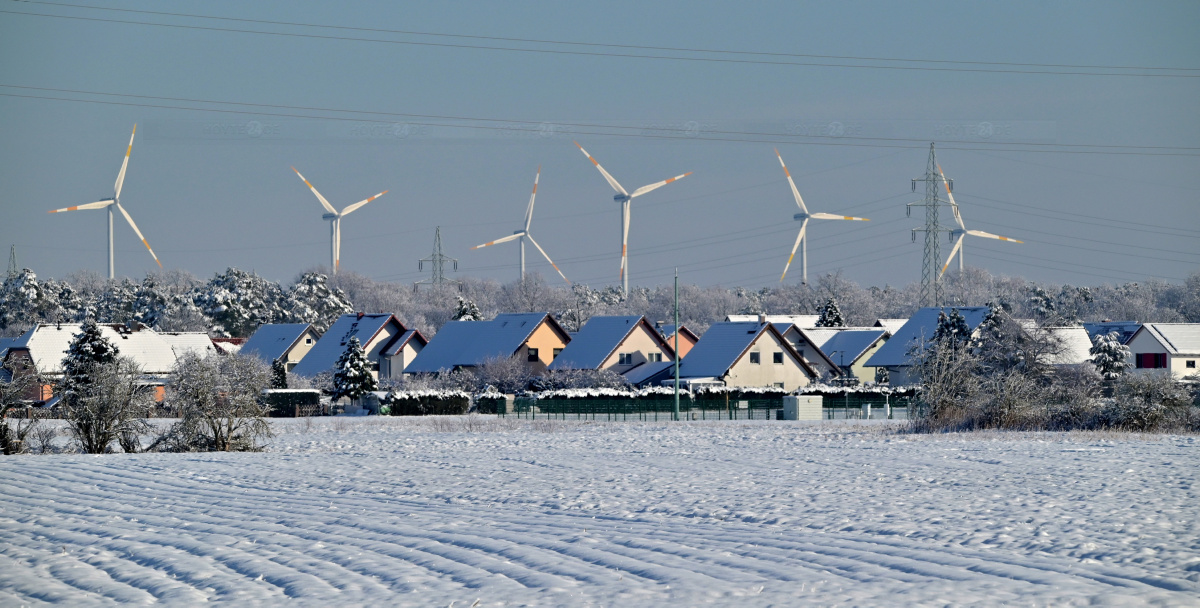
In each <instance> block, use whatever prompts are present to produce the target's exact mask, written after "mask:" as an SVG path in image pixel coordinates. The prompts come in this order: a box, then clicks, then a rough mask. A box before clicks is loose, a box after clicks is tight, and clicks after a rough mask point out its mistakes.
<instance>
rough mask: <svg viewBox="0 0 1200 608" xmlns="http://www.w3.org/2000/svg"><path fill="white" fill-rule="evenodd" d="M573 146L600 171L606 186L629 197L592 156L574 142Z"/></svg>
mask: <svg viewBox="0 0 1200 608" xmlns="http://www.w3.org/2000/svg"><path fill="white" fill-rule="evenodd" d="M575 145H576V146H578V147H579V151H580V152H583V155H584V156H586V157H588V160H590V161H592V164H593V165H596V168H597V169H599V170H600V174H601V175H603V176H604V179H606V180H608V185H610V186H612V187H613V190H616V191H617V192H620V193H621V194H624V195H625V196H629V193H628V192H626V191H625V188H623V187H621V184H620V182H618V181H617V180H616V179H615V178H614V177H613V176H611V175H609V174H608V171H605V170H604V167H601V166H600V163H598V162H596V159H594V158H592V155H591V154H588V151H587V150H584V149H583V146H580V145H579V142H575Z"/></svg>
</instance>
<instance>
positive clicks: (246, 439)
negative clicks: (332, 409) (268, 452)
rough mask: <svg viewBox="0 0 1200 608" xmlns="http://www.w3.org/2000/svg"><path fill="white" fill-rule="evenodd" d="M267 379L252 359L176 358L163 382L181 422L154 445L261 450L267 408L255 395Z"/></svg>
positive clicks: (267, 371)
mask: <svg viewBox="0 0 1200 608" xmlns="http://www.w3.org/2000/svg"><path fill="white" fill-rule="evenodd" d="M270 383H271V372H270V369H269V368H268V367H267V365H266V363H263V362H262V361H261V360H259V359H258V358H257V357H252V356H247V355H231V356H217V355H209V356H207V357H203V358H201V357H199V356H197V355H195V354H192V353H189V354H186V355H184V356H182V357H180V358H179V361H178V362H177V363H176V365H175V370H174V374H173V378H172V380H171V383H170V384H169V385H168V390H169V398H170V403H171V405H172V407H174V408H175V409H176V410H177V411H178V413H179V417H180V421H179V422H177V423H175V425H173V426H172V428H171V430H170V432H169V433H168V435H167V437H166V438H165V439H164V440H163V441H162V442H161V444H160V445H159V446H157V447H159V448H160V449H164V450H168V451H197V452H244V451H256V450H259V449H261V442H262V441H264V440H266V439H269V438H270V437H272V433H271V426H270V423H269V422H268V420H267V415H268V413H269V406H268V405H266V404H265V403H264V402H263V401H262V400H261V399H260V396H261V394H262V391H263V389H265V388H267V387H268V386H270Z"/></svg>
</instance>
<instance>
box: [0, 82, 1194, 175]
mask: <svg viewBox="0 0 1200 608" xmlns="http://www.w3.org/2000/svg"><path fill="white" fill-rule="evenodd" d="M0 87H4V88H9V89H21V90H28V91H48V92H52V93H69V94H74V95H94V96H100V97H124V98H129V99H145V100H152V101H170V102H177V103H200V104H213V105H226V106H243V107H249V108H267V109H273V110H299V111H304V112H334V113H339V114H365V115H371V116H388V117H394V118H420V119H433V120H452V121H462V122H490V123H503V124H504V125H505V126H504V127H503V130H505V131H512V130H514V129H513V127H512V125H514V124H520V125H529V126H530V127H541V126H542V125H545V124H548V123H549V124H554V125H555V126H562V127H582V128H587V129H606V130H608V129H611V130H617V131H620V130H625V131H635V132H638V133H641V132H643V131H645V130H646V129H645V128H644V127H641V126H623V125H611V124H610V125H606V124H601V123H587V122H568V121H559V120H528V119H519V118H482V117H475V116H454V115H445V114H416V113H410V112H389V111H383V110H357V109H349V110H348V109H342V108H326V107H317V106H294V105H287V104H269V103H251V102H242V101H227V100H219V99H199V98H190V97H166V96H160V95H137V94H133V93H108V92H105V91H86V90H81V89H63V88H55V87H34V86H26V85H17V84H4V83H0ZM78 101H88V100H78ZM150 107H163V106H150ZM167 107H176V106H167ZM179 109H186V110H198V111H208V110H210V109H207V108H179ZM302 118H313V117H310V116H304V117H302ZM372 122H376V121H372ZM414 124H427V123H414ZM430 126H449V127H456V128H484V127H479V126H477V125H444V124H430ZM654 130H655V131H662V132H667V133H677V134H679V135H687V136H688V138H689V139H695V137H694V136H693V135H692V133H691V132H689V131H688V130H687V129H686V128H683V127H680V128H674V127H662V128H655V129H654ZM705 133H711V134H715V135H735V136H761V137H786V138H800V139H815V140H830V141H884V142H902V143H913V144H921V145H922V146H924V145H925V143H926V142H927V141H928V140H927V139H925V138H915V137H860V136H857V135H807V134H794V133H777V132H770V131H726V130H722V129H706V130H705ZM721 141H736V140H724V139H722V140H721ZM939 142H940V143H941V144H942V145H943V146H944V145H945V144H975V145H991V146H1035V147H1046V148H1072V149H1073V148H1080V149H1096V148H1116V149H1126V150H1167V151H1186V152H1196V151H1200V147H1198V146H1139V145H1132V144H1055V143H1046V142H1021V141H1012V142H1009V141H987V142H979V141H971V140H961V139H950V140H939ZM905 149H908V147H907V146H906V147H905ZM951 149H954V150H959V149H963V150H966V149H967V148H951ZM992 151H1005V150H1004V148H997V149H995V150H992ZM860 162H861V161H860Z"/></svg>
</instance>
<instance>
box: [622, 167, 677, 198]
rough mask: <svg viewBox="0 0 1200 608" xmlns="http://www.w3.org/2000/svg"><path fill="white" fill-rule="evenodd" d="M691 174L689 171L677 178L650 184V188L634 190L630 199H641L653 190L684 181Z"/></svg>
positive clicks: (644, 187) (643, 187)
mask: <svg viewBox="0 0 1200 608" xmlns="http://www.w3.org/2000/svg"><path fill="white" fill-rule="evenodd" d="M691 174H692V172H691V171H688V172H687V173H684V174H683V175H676V176H675V177H672V178H671V179H664V180H663V181H661V182H656V183H653V184H650V185H649V186H642V187H641V188H638V189H637V190H634V191H633V194H630V195H629V198H635V197H639V196H641V195H643V194H645V193H647V192H650V191H651V190H658V189H659V188H662V187H663V186H665V185H667V184H669V183H671V182H673V181H676V180H680V179H683V178H685V177H687V176H689V175H691Z"/></svg>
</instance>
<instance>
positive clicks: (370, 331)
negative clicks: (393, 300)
mask: <svg viewBox="0 0 1200 608" xmlns="http://www.w3.org/2000/svg"><path fill="white" fill-rule="evenodd" d="M407 332H408V328H407V327H405V326H404V324H403V323H401V322H400V320H399V319H397V318H396V316H395V315H393V314H390V313H375V314H366V313H361V312H360V313H354V314H347V315H342V316H340V317H338V319H337V321H334V322H333V325H331V326H329V329H328V330H326V332H325V334H324V335H322V336H321V339H320V340H317V343H316V344H313V345H312V349H311V350H309V351H308V354H306V355H304V357H303V358H302V359H300V362H299V363H297V364H296V366H295V367H293V368H292V373H293V374H296V375H299V376H308V377H310V378H311V377H313V376H316V375H317V374H320V373H322V372H328V371H333V367H334V365H336V364H337V361H338V359H340V358H341V356H342V354H344V353H345V352H346V346H347V345H348V344H349V343H350V338H358V342H359V344H361V345H362V349H363V352H364V353H365V354H366V357H367V360H368V361H370V362H371V375H372V376H374V377H375V378H376V379H379V378H393V377H396V376H398V375H399V373H400V370H397V369H395V368H394V366H393V365H391V362H390V361H389V362H388V363H387V364H385V363H383V359H384V358H385V357H384V354H383V353H384V352H385V351H387V349H388V346H390V345H391V344H392V341H393V340H397V339H403V336H404V334H405V333H407ZM408 343H409V344H413V346H414V349H416V350H418V351H419V350H420V347H423V346H424V344H422V343H421V341H419V340H418V341H416V342H413V341H412V340H411V339H410V340H409V341H408ZM247 344H249V343H248V342H247ZM243 348H245V347H243ZM381 372H382V373H381Z"/></svg>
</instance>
